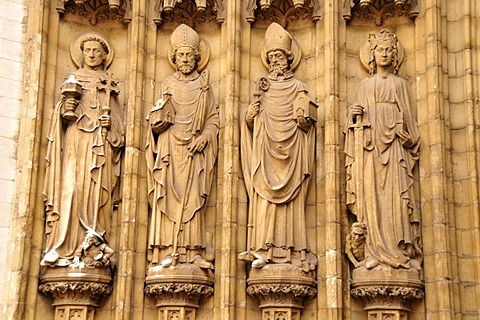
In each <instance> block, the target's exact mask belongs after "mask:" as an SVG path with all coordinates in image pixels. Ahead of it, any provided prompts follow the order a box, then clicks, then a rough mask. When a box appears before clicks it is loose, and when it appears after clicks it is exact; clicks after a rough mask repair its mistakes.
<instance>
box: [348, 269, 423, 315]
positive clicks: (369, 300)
mask: <svg viewBox="0 0 480 320" xmlns="http://www.w3.org/2000/svg"><path fill="white" fill-rule="evenodd" d="M351 294H352V296H353V297H355V298H357V299H361V300H363V301H364V303H365V310H366V311H367V312H368V319H369V320H370V319H372V320H373V319H375V320H407V319H408V312H409V311H410V305H411V304H412V303H413V302H415V301H418V300H421V299H422V298H423V295H424V293H423V283H422V281H421V280H420V275H419V272H418V271H417V270H414V269H393V268H391V267H385V266H379V267H376V268H374V269H371V270H369V269H366V268H365V267H360V268H358V269H355V270H353V275H352V284H351Z"/></svg>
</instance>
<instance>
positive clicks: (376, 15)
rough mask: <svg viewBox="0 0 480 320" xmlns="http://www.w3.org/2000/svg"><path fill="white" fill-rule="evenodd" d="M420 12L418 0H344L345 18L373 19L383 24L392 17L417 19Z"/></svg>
mask: <svg viewBox="0 0 480 320" xmlns="http://www.w3.org/2000/svg"><path fill="white" fill-rule="evenodd" d="M418 14H419V8H418V0H344V4H343V12H342V15H343V18H344V19H345V20H346V21H350V20H352V19H360V18H363V19H369V20H370V19H373V20H374V21H375V24H376V25H377V26H381V25H382V24H383V22H384V21H385V20H387V19H388V18H390V17H399V16H407V15H408V16H409V17H410V18H411V19H415V18H416V17H417V16H418Z"/></svg>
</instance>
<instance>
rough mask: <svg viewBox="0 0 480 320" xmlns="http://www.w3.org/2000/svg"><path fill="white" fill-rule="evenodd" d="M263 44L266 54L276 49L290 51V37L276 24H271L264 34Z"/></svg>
mask: <svg viewBox="0 0 480 320" xmlns="http://www.w3.org/2000/svg"><path fill="white" fill-rule="evenodd" d="M265 43H266V44H267V52H268V51H271V50H278V49H284V50H288V51H291V49H292V36H291V35H290V34H289V33H288V32H287V31H286V30H285V29H283V28H282V26H280V25H279V24H278V23H272V24H271V25H270V26H269V27H268V29H267V32H265Z"/></svg>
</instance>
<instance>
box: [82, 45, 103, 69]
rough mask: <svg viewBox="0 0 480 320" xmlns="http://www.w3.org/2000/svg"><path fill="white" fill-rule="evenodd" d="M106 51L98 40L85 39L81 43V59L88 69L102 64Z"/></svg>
mask: <svg viewBox="0 0 480 320" xmlns="http://www.w3.org/2000/svg"><path fill="white" fill-rule="evenodd" d="M106 57H107V53H106V52H105V50H104V49H103V47H102V45H101V44H100V43H99V42H98V41H87V42H85V43H84V44H83V61H84V62H85V65H86V66H87V67H88V68H89V69H95V68H97V67H100V66H101V65H103V62H104V61H105V58H106Z"/></svg>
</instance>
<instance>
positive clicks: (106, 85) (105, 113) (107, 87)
mask: <svg viewBox="0 0 480 320" xmlns="http://www.w3.org/2000/svg"><path fill="white" fill-rule="evenodd" d="M97 90H104V91H105V102H104V105H103V106H102V115H101V116H100V119H101V118H107V117H109V116H110V110H111V109H110V95H111V92H112V91H113V92H114V93H115V94H118V92H119V91H120V90H119V89H118V87H117V82H116V81H114V80H113V77H112V75H111V74H108V75H107V77H103V78H101V79H100V84H98V85H97ZM100 125H101V126H102V144H103V155H104V157H107V148H106V147H105V145H106V143H107V132H108V127H107V126H105V125H103V124H102V123H101V122H100ZM102 179H103V165H101V166H100V167H99V168H98V181H97V184H96V186H95V203H94V204H95V207H94V210H95V211H94V214H93V226H92V227H93V230H96V227H97V219H98V212H99V211H100V194H101V191H102Z"/></svg>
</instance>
